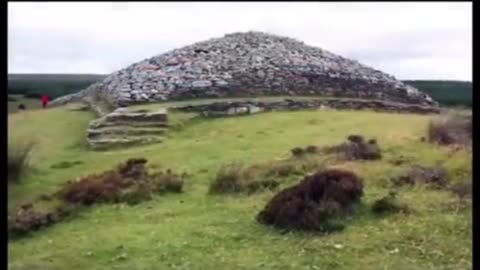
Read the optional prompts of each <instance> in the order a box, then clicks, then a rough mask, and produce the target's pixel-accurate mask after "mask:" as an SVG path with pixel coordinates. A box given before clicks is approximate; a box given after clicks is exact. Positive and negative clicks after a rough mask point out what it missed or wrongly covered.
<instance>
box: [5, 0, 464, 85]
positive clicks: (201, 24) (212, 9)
mask: <svg viewBox="0 0 480 270" xmlns="http://www.w3.org/2000/svg"><path fill="white" fill-rule="evenodd" d="M250 30H253V31H263V32H268V33H271V34H277V35H283V36H289V37H293V38H296V39H298V40H301V41H304V42H305V43H306V44H308V45H312V46H318V47H321V48H323V49H326V50H329V51H331V52H333V53H335V54H339V55H342V56H344V57H348V58H352V59H355V60H358V61H359V62H361V63H363V64H366V65H368V66H371V67H373V68H376V69H379V70H381V71H384V72H386V73H389V74H391V75H393V76H395V77H396V78H398V79H402V80H405V79H442V80H467V81H471V80H472V3H470V2H463V3H462V2H460V3H454V2H451V3H448V2H438V3H432V2H423V3H421V2H420V3H411V2H409V3H407V2H404V3H396V2H384V3H378V2H371V3H365V2H364V3H346V2H343V3H338V2H330V3H325V2H318V3H314V2H303V3H298V2H295V3H294V2H278V3H275V2H250V3H248V2H237V3H231V2H223V3H218V2H196V3H194V2H190V3H187V2H169V3H167V2H162V3H160V2H158V3H154V2H142V3H138V2H117V3H109V2H102V3H96V2H76V3H75V2H68V3H67V2H65V3H59V2H43V3H41V2H36V3H34V2H31V3H27V2H14V3H12V2H9V3H8V69H9V73H102V74H108V73H112V72H114V71H116V70H118V69H121V68H124V67H126V66H128V65H130V64H132V63H134V62H138V61H140V60H143V59H145V58H149V57H152V56H154V55H158V54H161V53H163V52H166V51H169V50H171V49H175V48H179V47H182V46H185V45H189V44H191V43H194V42H197V41H203V40H206V39H209V38H214V37H221V36H223V35H224V34H227V33H232V32H243V31H250Z"/></svg>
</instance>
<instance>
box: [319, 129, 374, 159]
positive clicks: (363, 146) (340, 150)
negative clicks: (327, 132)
mask: <svg viewBox="0 0 480 270" xmlns="http://www.w3.org/2000/svg"><path fill="white" fill-rule="evenodd" d="M347 140H348V142H345V143H342V144H339V145H335V146H329V147H324V148H323V149H322V151H323V152H324V153H326V154H332V153H335V154H337V155H339V156H340V158H342V159H345V160H378V159H381V158H382V154H381V149H380V147H379V146H378V144H377V141H376V140H375V139H370V140H368V141H367V142H365V139H364V138H363V137H362V136H360V135H350V136H348V138H347Z"/></svg>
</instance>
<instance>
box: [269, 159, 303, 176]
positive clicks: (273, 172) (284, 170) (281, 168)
mask: <svg viewBox="0 0 480 270" xmlns="http://www.w3.org/2000/svg"><path fill="white" fill-rule="evenodd" d="M295 173H298V169H297V166H296V164H294V163H293V162H289V161H279V162H272V163H270V164H268V165H267V166H266V173H265V175H266V176H267V177H287V176H289V175H292V174H295Z"/></svg>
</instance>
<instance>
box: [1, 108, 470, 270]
mask: <svg viewBox="0 0 480 270" xmlns="http://www.w3.org/2000/svg"><path fill="white" fill-rule="evenodd" d="M93 117H94V116H93V114H92V113H90V112H85V111H70V110H69V109H68V107H60V108H54V109H49V110H42V111H26V112H24V113H21V114H11V115H9V118H8V125H9V129H8V132H9V134H8V136H9V142H14V141H24V140H34V141H35V142H36V143H37V144H36V148H35V149H34V152H33V156H32V164H34V166H35V168H34V169H35V170H34V173H32V174H30V175H28V176H27V177H26V178H25V179H23V181H22V182H21V183H19V184H12V185H10V186H9V193H8V201H9V209H13V208H14V207H15V206H17V205H19V204H21V203H23V202H28V201H30V200H32V199H34V198H36V197H37V196H38V195H40V194H43V193H46V192H52V191H55V190H56V189H58V188H59V187H61V186H62V184H64V183H65V182H66V181H67V180H69V179H73V178H76V177H78V176H82V175H86V174H90V173H95V172H100V171H102V170H107V169H110V168H111V167H112V166H114V165H115V164H117V163H118V162H122V161H124V160H126V159H127V158H131V157H145V158H147V159H148V160H149V163H152V164H156V165H157V164H158V165H160V166H162V167H165V168H172V169H174V170H176V171H186V172H188V173H190V174H191V177H189V178H188V179H187V181H186V183H185V192H184V193H182V194H168V195H164V196H159V197H155V198H154V199H153V200H151V201H148V202H144V203H141V204H139V205H136V206H128V205H123V204H121V205H118V204H117V205H97V206H94V207H92V208H90V209H88V210H86V211H83V212H81V213H80V214H79V216H78V217H75V218H72V219H69V220H66V221H64V222H61V223H58V224H56V225H53V226H51V227H49V228H45V229H42V230H40V231H37V232H35V233H32V235H31V236H29V237H26V238H22V239H19V240H14V241H11V242H9V244H8V261H9V269H12V270H14V269H379V270H380V269H381V270H383V269H389V270H405V269H410V270H415V269H422V270H428V269H432V270H433V269H435V270H440V269H445V270H446V269H452V270H453V269H455V270H457V269H471V268H472V263H471V261H472V248H471V247H472V223H471V221H472V217H471V207H467V209H464V210H461V211H455V210H452V209H450V206H452V205H454V204H455V202H456V200H457V199H456V198H455V197H454V196H453V195H452V194H451V193H450V192H448V191H446V190H432V189H429V188H426V187H423V186H416V187H413V188H402V189H401V191H400V193H399V196H400V198H401V199H402V200H404V201H405V202H407V203H408V204H409V206H410V207H412V208H414V209H415V212H414V213H413V214H410V215H403V214H398V215H392V216H388V217H384V218H379V217H376V216H374V215H373V214H371V213H370V211H369V209H368V208H369V207H370V206H371V204H372V202H373V201H374V200H376V199H379V198H380V197H382V196H384V195H385V194H386V193H387V192H388V190H389V180H388V178H389V177H391V176H394V175H397V174H398V173H399V172H401V171H403V170H405V169H406V168H407V165H401V166H394V165H392V164H391V163H390V162H389V161H390V160H392V159H395V158H398V157H400V156H404V157H406V158H408V159H409V160H410V162H411V163H414V164H421V165H426V166H428V165H435V164H439V163H440V164H442V165H443V166H445V167H446V168H448V171H449V176H450V178H451V181H453V182H455V181H470V180H469V178H468V177H469V176H470V175H471V158H472V157H471V152H470V151H467V150H460V151H456V152H452V151H451V150H450V149H449V148H447V147H438V146H434V145H431V144H428V143H422V142H420V138H421V137H422V136H425V133H426V130H427V125H428V122H429V119H430V116H419V115H408V114H386V113H373V112H349V111H333V110H332V111H330V110H325V111H302V112H271V113H261V114H257V115H253V116H246V117H236V118H220V119H211V120H195V121H192V122H190V123H185V125H184V127H183V128H181V129H176V130H172V131H170V132H169V134H168V139H167V140H166V141H165V142H164V143H161V144H156V145H150V146H143V147H136V148H128V149H122V150H116V151H107V152H93V151H89V150H88V149H87V148H86V145H85V141H84V136H85V128H86V126H87V124H88V122H89V121H90V120H91V119H92V118H93ZM174 118H177V119H181V118H182V116H181V115H178V116H174ZM352 133H357V134H362V135H365V136H366V137H375V138H377V140H378V143H379V145H380V146H381V147H382V149H383V155H384V157H383V159H382V160H380V161H369V162H343V163H339V164H336V166H337V167H343V168H349V169H351V170H353V171H355V172H356V173H358V174H359V175H361V176H362V177H363V178H364V179H365V195H364V197H363V207H362V208H361V209H360V213H359V214H358V215H357V216H356V217H355V218H354V219H353V220H352V221H351V222H350V223H349V224H348V226H347V228H346V230H345V231H343V232H339V233H334V234H330V235H323V236H320V235H316V234H313V233H287V234H281V233H279V231H277V230H274V229H272V228H269V227H265V226H263V225H260V224H258V223H257V222H256V221H255V219H254V218H255V215H256V214H257V213H258V212H259V211H260V210H261V209H262V208H263V207H264V205H265V204H266V202H267V201H268V200H269V199H270V198H271V197H272V196H273V194H274V193H272V192H270V191H266V192H262V193H258V194H255V195H250V196H247V195H235V196H234V195H223V196H222V195H215V196H214V195H208V194H207V190H208V184H209V182H210V181H211V180H212V179H213V178H214V176H215V174H216V171H217V170H218V168H219V167H220V166H221V165H222V164H225V163H228V162H231V161H245V162H247V163H255V162H261V161H268V160H272V159H279V158H285V157H288V156H289V155H290V153H289V150H290V149H291V148H293V147H295V146H302V147H303V146H306V145H309V144H316V145H331V144H336V143H339V142H341V141H343V140H344V138H345V137H346V136H348V135H349V134H352ZM62 161H83V162H84V163H83V164H80V165H77V166H74V167H72V168H69V169H64V170H62V169H52V168H51V166H52V165H54V164H57V163H59V162H62ZM470 177H471V176H470ZM298 180H300V179H292V180H289V181H288V182H286V183H283V184H282V187H286V186H289V185H292V184H294V183H295V182H296V181H298ZM336 245H337V246H336ZM338 245H342V247H341V248H338ZM336 247H337V248H336ZM120 254H123V255H124V259H123V260H116V259H114V258H115V257H117V256H118V255H120Z"/></svg>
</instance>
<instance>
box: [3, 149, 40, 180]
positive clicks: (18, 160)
mask: <svg viewBox="0 0 480 270" xmlns="http://www.w3.org/2000/svg"><path fill="white" fill-rule="evenodd" d="M33 147H34V143H33V142H27V143H11V144H9V145H8V161H7V162H8V165H7V170H8V182H9V183H10V182H19V181H20V180H21V178H22V177H23V176H25V174H26V173H28V171H29V169H30V163H29V161H30V160H29V158H30V155H31V152H32V150H33Z"/></svg>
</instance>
